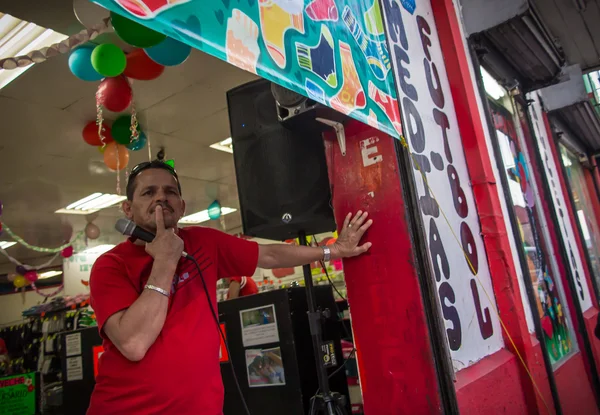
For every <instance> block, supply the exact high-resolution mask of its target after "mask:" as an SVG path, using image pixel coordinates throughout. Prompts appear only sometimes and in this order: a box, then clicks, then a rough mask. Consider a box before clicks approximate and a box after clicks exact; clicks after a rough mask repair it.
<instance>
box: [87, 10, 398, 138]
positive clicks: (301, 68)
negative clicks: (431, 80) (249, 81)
mask: <svg viewBox="0 0 600 415" xmlns="http://www.w3.org/2000/svg"><path fill="white" fill-rule="evenodd" d="M92 1H93V2H95V3H98V4H100V5H101V6H103V7H106V8H107V9H110V10H112V11H114V12H116V13H119V14H121V15H123V16H125V17H127V18H129V19H132V20H135V21H137V22H138V23H141V24H143V25H144V26H147V27H150V28H151V29H154V30H156V31H159V32H161V33H164V34H166V35H167V36H169V37H172V38H174V39H176V40H179V41H181V42H184V43H187V44H188V45H190V46H192V47H194V48H196V49H199V50H201V51H203V52H206V53H208V54H210V55H213V56H216V57H217V58H220V59H222V60H225V61H227V62H229V63H231V64H233V65H235V66H237V67H239V68H242V69H244V70H246V71H249V72H252V73H255V74H257V75H259V76H261V77H263V78H265V79H268V80H270V81H273V82H276V83H278V84H280V85H282V86H284V87H286V88H288V89H291V90H293V91H295V92H298V93H300V94H303V95H305V96H307V97H309V98H312V99H313V100H315V101H318V102H320V103H322V104H325V105H328V106H330V107H331V108H334V109H336V110H338V111H340V112H342V113H344V114H347V115H349V116H350V117H352V118H355V119H357V120H359V121H362V122H364V123H366V124H369V125H371V126H373V127H375V128H377V129H379V130H381V131H384V132H386V133H388V134H390V135H392V136H395V137H398V136H399V133H398V132H399V130H400V115H399V111H398V105H397V101H396V93H395V87H394V81H393V76H392V74H391V71H390V58H389V52H388V50H387V44H386V41H385V33H384V31H383V22H382V20H381V12H380V9H379V0H351V1H349V0H310V1H308V0H307V1H304V0H240V1H229V0H228V1H226V0H222V1H220V0H211V1H208V0H92Z"/></svg>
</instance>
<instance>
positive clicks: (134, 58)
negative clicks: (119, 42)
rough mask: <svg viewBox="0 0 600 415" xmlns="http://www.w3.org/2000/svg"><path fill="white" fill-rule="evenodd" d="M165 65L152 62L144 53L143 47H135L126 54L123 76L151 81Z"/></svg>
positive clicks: (159, 73) (160, 72) (162, 70)
mask: <svg viewBox="0 0 600 415" xmlns="http://www.w3.org/2000/svg"><path fill="white" fill-rule="evenodd" d="M164 70H165V67H164V66H162V65H159V64H158V63H156V62H154V61H153V60H152V59H150V58H149V57H148V55H146V52H144V49H135V50H133V51H131V52H130V53H128V54H127V67H126V68H125V72H124V74H125V76H128V77H129V78H132V79H138V80H140V81H151V80H152V79H156V78H158V77H159V76H160V75H161V74H162V73H163V72H164Z"/></svg>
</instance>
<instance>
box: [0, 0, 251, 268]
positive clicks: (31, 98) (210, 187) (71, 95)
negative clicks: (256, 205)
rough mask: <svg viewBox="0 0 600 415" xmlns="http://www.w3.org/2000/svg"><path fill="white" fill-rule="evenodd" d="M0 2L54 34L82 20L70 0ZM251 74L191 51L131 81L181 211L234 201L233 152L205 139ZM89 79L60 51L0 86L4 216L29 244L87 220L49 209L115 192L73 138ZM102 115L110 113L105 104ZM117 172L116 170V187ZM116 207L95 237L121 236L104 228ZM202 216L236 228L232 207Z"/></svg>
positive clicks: (85, 111)
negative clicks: (230, 94) (175, 180)
mask: <svg viewBox="0 0 600 415" xmlns="http://www.w3.org/2000/svg"><path fill="white" fill-rule="evenodd" d="M42 5H43V6H42ZM0 11H1V12H5V13H9V14H12V15H13V16H15V17H18V18H21V19H23V20H28V21H32V22H34V23H36V24H39V25H42V26H45V27H48V28H51V29H54V30H57V31H62V33H65V32H67V33H74V32H77V31H78V30H80V29H81V28H82V27H81V25H79V23H78V22H77V20H76V18H75V16H74V14H73V10H72V0H52V1H45V2H39V1H35V4H34V1H33V0H20V1H18V2H14V1H7V0H1V1H0ZM112 36H114V35H112ZM252 79H255V75H253V74H250V73H248V72H245V71H242V70H240V69H238V68H235V67H233V66H231V65H229V64H227V63H225V62H223V61H220V60H218V59H216V58H213V57H211V56H208V55H206V54H203V53H202V52H199V51H197V50H193V52H192V55H191V56H190V58H189V59H188V60H187V61H186V62H185V63H183V64H182V65H180V66H177V67H172V68H167V69H166V70H165V72H164V73H163V74H162V75H161V76H160V77H159V78H158V79H156V80H153V81H134V83H133V90H134V102H135V106H136V109H137V112H138V116H139V119H140V123H141V125H142V128H143V130H144V131H145V133H146V135H147V136H148V140H149V143H150V146H149V148H151V151H152V158H155V157H156V153H157V152H158V150H159V148H160V147H161V146H164V147H165V151H166V157H167V158H169V159H174V160H175V167H176V169H177V171H178V174H179V176H180V178H181V183H182V187H183V195H184V198H185V199H186V202H187V206H188V208H187V210H188V212H187V213H194V212H197V211H200V210H203V209H206V208H207V207H208V205H209V204H210V203H211V202H212V201H213V200H214V199H219V200H220V201H221V204H222V205H223V206H230V207H235V208H239V203H238V200H237V189H236V184H235V171H234V166H233V157H232V155H231V154H229V153H225V152H221V151H218V150H214V149H211V148H209V145H210V144H213V143H216V142H218V141H221V140H223V139H225V138H227V137H229V136H230V134H229V120H228V113H227V105H226V98H225V93H226V91H227V90H229V89H231V88H233V87H235V86H237V85H240V84H243V83H245V82H248V81H250V80H252ZM97 86H98V82H84V81H80V80H79V79H77V78H76V77H75V76H73V75H72V74H71V72H70V71H69V69H68V65H67V56H66V55H64V56H57V57H54V58H51V59H49V60H48V61H46V62H44V63H41V64H37V65H34V66H33V67H32V68H31V69H29V70H28V71H26V72H25V73H24V74H23V75H21V76H20V77H19V78H17V79H16V80H14V81H13V82H12V83H10V84H9V85H7V86H6V87H5V88H3V89H1V90H0V114H1V117H2V123H1V128H2V130H1V131H2V139H1V140H0V156H1V158H0V200H1V201H2V203H3V205H4V211H3V215H2V221H3V222H4V223H5V224H6V225H8V226H10V228H11V229H12V230H13V231H15V232H16V233H17V234H19V235H20V236H22V237H23V238H24V239H25V240H26V241H28V242H29V243H31V244H34V245H39V246H47V247H52V246H57V245H60V244H61V243H62V242H63V241H64V238H65V235H66V234H68V233H69V232H70V230H71V229H75V230H76V231H77V230H80V229H82V227H83V226H85V223H86V222H85V219H84V218H82V217H79V216H74V215H59V214H55V213H54V212H55V211H56V210H57V209H59V208H62V207H65V206H66V205H68V204H69V203H71V202H74V201H76V200H78V199H81V198H83V197H85V196H87V195H89V194H91V193H94V192H103V193H115V192H116V187H117V175H116V173H114V172H110V171H108V170H107V169H106V168H105V167H104V163H103V161H102V159H103V157H102V154H100V152H99V151H97V149H96V148H94V147H91V146H89V145H87V144H86V143H85V142H84V141H83V140H82V138H81V130H82V129H83V127H84V125H85V124H86V123H87V122H89V121H91V120H95V118H96V110H95V97H94V94H95V91H96V88H97ZM104 116H105V118H107V119H109V120H114V119H115V118H116V115H115V114H111V113H105V115H104ZM148 158H149V152H148V149H144V150H141V151H138V152H131V158H130V161H129V167H132V166H133V165H135V164H136V163H138V162H140V161H144V160H148ZM124 180H125V176H124V174H121V189H122V190H123V189H124ZM119 215H120V213H119V210H118V208H110V209H105V210H102V211H101V212H100V214H99V217H98V218H97V219H95V222H94V223H96V224H98V225H99V226H100V227H101V230H102V242H103V243H114V242H116V241H118V240H120V236H119V235H117V234H116V232H115V231H113V230H112V229H113V225H114V222H115V219H116V218H117V217H119ZM206 225H208V226H214V227H219V228H222V229H225V230H226V231H228V232H240V231H241V220H240V217H239V212H236V213H233V214H230V215H227V216H226V217H224V218H223V220H222V221H215V222H211V223H208V224H206ZM7 239H9V238H8V237H7V235H2V236H0V240H7ZM8 252H9V253H10V254H11V255H13V256H15V257H16V258H17V259H19V260H20V261H22V262H27V261H31V263H32V264H35V263H36V260H35V259H36V258H37V257H39V256H41V255H43V254H38V253H36V252H33V251H30V250H28V249H26V248H23V247H19V246H14V247H11V248H9V250H8ZM3 264H4V265H6V264H7V263H6V260H5V259H4V257H1V256H0V272H2V269H1V266H2V265H3Z"/></svg>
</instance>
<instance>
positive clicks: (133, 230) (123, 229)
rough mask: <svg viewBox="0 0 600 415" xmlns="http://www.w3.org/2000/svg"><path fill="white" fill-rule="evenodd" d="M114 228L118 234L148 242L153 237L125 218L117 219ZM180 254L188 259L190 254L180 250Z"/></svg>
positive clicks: (150, 233)
mask: <svg viewBox="0 0 600 415" xmlns="http://www.w3.org/2000/svg"><path fill="white" fill-rule="evenodd" d="M115 229H116V230H117V232H119V233H120V234H123V235H125V236H132V237H134V238H136V239H139V240H142V241H144V242H148V243H150V242H152V241H153V240H154V237H155V235H154V234H153V233H152V232H148V231H147V230H145V229H143V228H140V227H139V226H137V225H136V224H135V223H134V222H133V221H131V220H129V219H125V218H121V219H119V220H117V223H115ZM181 256H182V257H184V258H188V259H189V258H190V255H189V254H188V253H187V252H185V251H182V252H181Z"/></svg>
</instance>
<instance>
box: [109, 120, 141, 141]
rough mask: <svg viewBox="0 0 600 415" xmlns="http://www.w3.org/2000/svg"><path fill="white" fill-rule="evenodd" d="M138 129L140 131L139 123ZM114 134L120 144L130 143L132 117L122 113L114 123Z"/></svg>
mask: <svg viewBox="0 0 600 415" xmlns="http://www.w3.org/2000/svg"><path fill="white" fill-rule="evenodd" d="M137 129H138V132H139V131H140V125H139V124H138V128H137ZM112 136H113V137H114V139H115V141H116V142H117V143H119V144H123V145H128V144H129V143H131V117H130V116H129V115H121V116H120V117H119V118H117V119H116V120H115V122H114V123H113V125H112Z"/></svg>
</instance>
